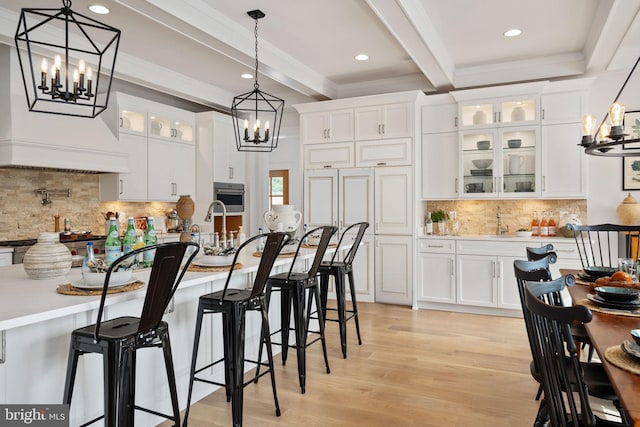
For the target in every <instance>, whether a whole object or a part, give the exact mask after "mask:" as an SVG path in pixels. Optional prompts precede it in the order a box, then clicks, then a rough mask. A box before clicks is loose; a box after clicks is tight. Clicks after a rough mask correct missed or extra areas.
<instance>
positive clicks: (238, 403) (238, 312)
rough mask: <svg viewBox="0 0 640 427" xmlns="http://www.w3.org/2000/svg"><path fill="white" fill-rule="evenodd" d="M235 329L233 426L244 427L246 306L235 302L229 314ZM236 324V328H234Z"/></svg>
mask: <svg viewBox="0 0 640 427" xmlns="http://www.w3.org/2000/svg"><path fill="white" fill-rule="evenodd" d="M229 318H230V321H231V324H232V325H229V326H230V327H231V328H233V330H232V331H231V330H230V331H229V332H230V333H229V335H230V341H231V343H230V344H231V345H230V346H229V348H230V349H231V350H232V355H233V356H232V358H233V361H232V364H233V366H232V368H231V370H232V371H233V372H232V379H231V412H232V414H233V426H234V427H242V405H243V393H244V331H245V308H244V307H241V306H240V305H239V304H234V307H233V308H232V310H231V315H230V316H229ZM234 326H235V328H234Z"/></svg>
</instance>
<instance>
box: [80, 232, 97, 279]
mask: <svg viewBox="0 0 640 427" xmlns="http://www.w3.org/2000/svg"><path fill="white" fill-rule="evenodd" d="M95 259H96V256H95V253H94V252H93V242H92V241H91V240H90V241H88V242H87V247H86V252H85V254H84V259H83V260H82V270H81V274H82V279H83V280H84V274H85V272H87V271H90V270H91V269H90V268H89V266H88V263H89V261H94V260H95Z"/></svg>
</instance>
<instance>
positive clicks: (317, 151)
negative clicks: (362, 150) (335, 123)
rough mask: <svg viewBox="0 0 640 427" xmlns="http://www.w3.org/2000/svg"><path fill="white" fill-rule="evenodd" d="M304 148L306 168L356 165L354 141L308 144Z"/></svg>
mask: <svg viewBox="0 0 640 427" xmlns="http://www.w3.org/2000/svg"><path fill="white" fill-rule="evenodd" d="M303 150H304V167H305V169H323V168H350V167H353V166H354V160H353V143H350V142H339V143H328V144H307V145H305V146H304V148H303Z"/></svg>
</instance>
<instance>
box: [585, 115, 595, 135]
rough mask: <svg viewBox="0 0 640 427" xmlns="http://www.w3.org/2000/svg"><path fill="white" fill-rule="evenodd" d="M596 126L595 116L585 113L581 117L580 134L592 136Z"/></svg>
mask: <svg viewBox="0 0 640 427" xmlns="http://www.w3.org/2000/svg"><path fill="white" fill-rule="evenodd" d="M596 126H597V125H596V117H595V116H594V115H593V114H587V115H586V116H584V117H583V118H582V135H591V136H593V134H594V133H595V131H596Z"/></svg>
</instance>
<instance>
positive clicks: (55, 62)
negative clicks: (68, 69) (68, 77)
mask: <svg viewBox="0 0 640 427" xmlns="http://www.w3.org/2000/svg"><path fill="white" fill-rule="evenodd" d="M53 65H54V66H55V67H56V68H57V69H58V70H59V69H60V67H61V66H62V59H61V58H60V55H56V56H54V57H53Z"/></svg>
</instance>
